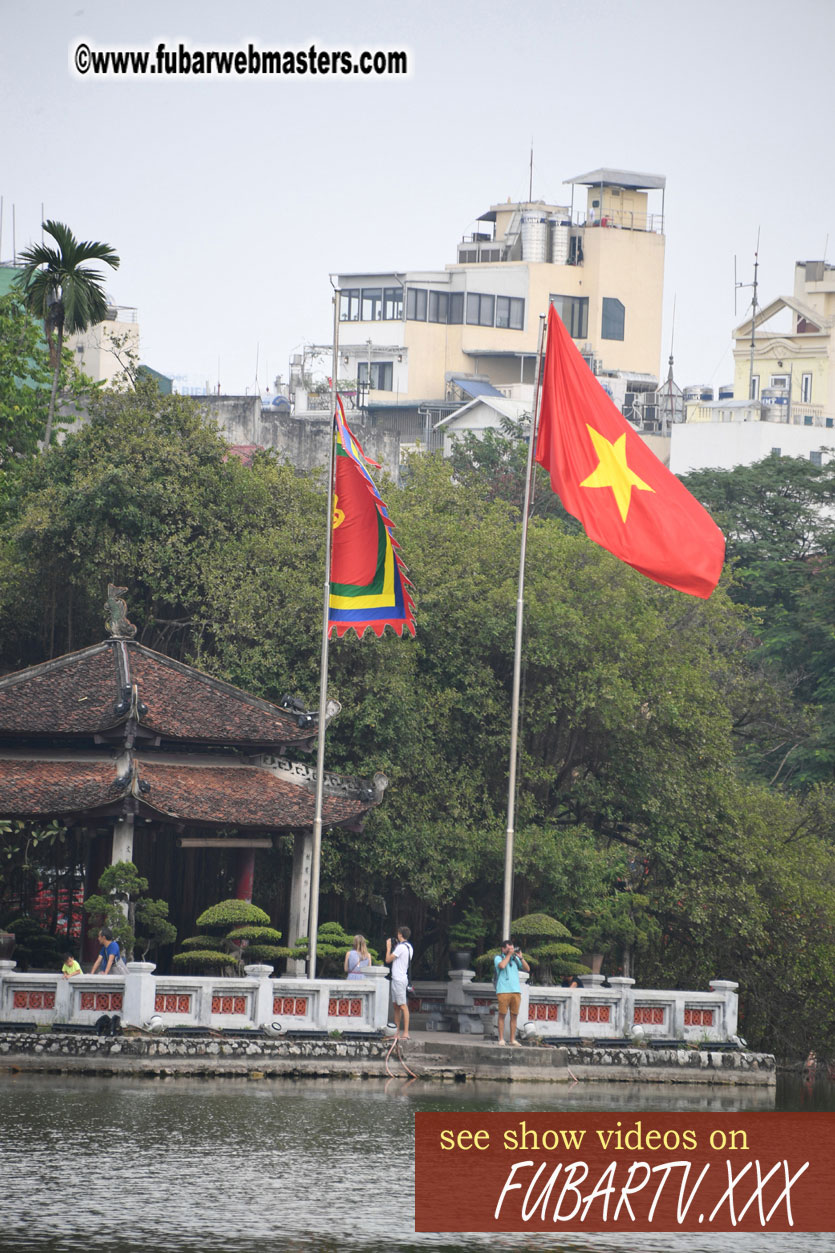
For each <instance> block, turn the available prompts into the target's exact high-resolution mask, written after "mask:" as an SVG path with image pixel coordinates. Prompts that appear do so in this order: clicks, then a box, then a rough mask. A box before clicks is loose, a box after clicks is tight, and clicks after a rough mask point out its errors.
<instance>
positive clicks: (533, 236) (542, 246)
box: [521, 211, 548, 263]
mask: <svg viewBox="0 0 835 1253" xmlns="http://www.w3.org/2000/svg"><path fill="white" fill-rule="evenodd" d="M521 225H522V260H523V261H532V262H534V263H536V262H542V261H547V260H548V219H547V218H546V216H545V214H544V213H537V212H535V211H531V212H526V213H523V214H522V223H521Z"/></svg>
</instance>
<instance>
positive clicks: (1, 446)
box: [0, 294, 52, 501]
mask: <svg viewBox="0 0 835 1253" xmlns="http://www.w3.org/2000/svg"><path fill="white" fill-rule="evenodd" d="M51 381H52V368H51V366H50V364H49V354H48V352H47V348H46V344H45V343H44V338H43V333H42V331H41V328H40V327H39V326H38V324H37V322H35V321H34V319H33V318H32V317H31V316H30V315H29V314H28V313H27V312H26V310H25V308H24V306H23V304H22V302H21V300H20V299H19V298H18V297H16V296H15V295H13V294H12V295H8V296H4V297H3V298H2V299H0V501H2V498H3V494H4V492H3V481H4V478H5V475H6V474H8V472H9V469H10V466H13V465H14V463H15V461H16V460H17V459H19V458H21V457H26V456H30V455H31V454H32V453H33V452H34V451H35V449H36V448H37V446H38V440H39V439H42V438H43V434H44V431H45V429H46V419H47V413H48V409H49V390H50V386H51Z"/></svg>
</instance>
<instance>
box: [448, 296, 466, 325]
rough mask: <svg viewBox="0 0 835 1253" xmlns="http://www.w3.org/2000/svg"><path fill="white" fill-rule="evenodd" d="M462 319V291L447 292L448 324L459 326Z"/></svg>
mask: <svg viewBox="0 0 835 1253" xmlns="http://www.w3.org/2000/svg"><path fill="white" fill-rule="evenodd" d="M463 321H464V293H463V292H462V291H453V292H450V293H449V324H450V326H460V325H461V324H462V322H463Z"/></svg>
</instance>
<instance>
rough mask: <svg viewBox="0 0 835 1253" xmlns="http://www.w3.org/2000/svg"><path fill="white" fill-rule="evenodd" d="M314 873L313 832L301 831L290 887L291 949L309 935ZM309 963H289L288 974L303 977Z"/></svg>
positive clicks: (294, 856) (289, 932) (294, 852)
mask: <svg viewBox="0 0 835 1253" xmlns="http://www.w3.org/2000/svg"><path fill="white" fill-rule="evenodd" d="M312 871H313V832H312V831H299V832H297V833H296V836H295V839H294V840H293V878H292V883H291V886H290V917H289V925H288V928H287V944H288V945H290V946H291V947H292V946H293V945H294V944H295V943H296V941H297V940H299V939H301V938H302V937H304V936H306V935H307V928H308V923H309V920H310V879H311V874H312ZM306 972H307V963H306V962H303V961H290V960H288V962H287V973H288V974H297V975H303V974H305V973H306Z"/></svg>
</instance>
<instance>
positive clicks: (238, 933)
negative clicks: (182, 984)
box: [174, 900, 291, 974]
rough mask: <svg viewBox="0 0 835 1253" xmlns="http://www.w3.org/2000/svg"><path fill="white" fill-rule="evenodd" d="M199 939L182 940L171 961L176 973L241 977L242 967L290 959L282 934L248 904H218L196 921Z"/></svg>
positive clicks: (226, 902) (204, 912)
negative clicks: (235, 975) (177, 971)
mask: <svg viewBox="0 0 835 1253" xmlns="http://www.w3.org/2000/svg"><path fill="white" fill-rule="evenodd" d="M197 925H198V927H199V928H200V932H201V933H200V934H199V935H193V936H190V937H189V938H188V939H187V940H183V949H184V951H183V952H182V953H178V954H177V955H176V957H175V958H174V966H175V968H176V969H177V970H189V971H192V972H195V973H197V972H200V971H203V972H204V973H206V974H215V973H217V972H218V971H220V972H221V973H223V974H242V973H243V969H244V966H248V965H250V964H252V963H257V962H276V961H280V960H281V958H283V957H288V956H289V955H290V951H291V950H290V949H289V948H282V947H281V945H280V943H279V941H280V940H281V932H280V931H276V930H275V928H274V927H271V926H270V916H269V914H267V913H265V912H264V910H263V909H260V908H259V907H258V906H257V905H253V904H251V903H250V902H249V901H239V900H228V901H219V902H218V904H217V905H212V906H211V907H210V908H209V909H206V910H204V911H203V913H202V914H201V915H200V917H199V918H198V919H197Z"/></svg>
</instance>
